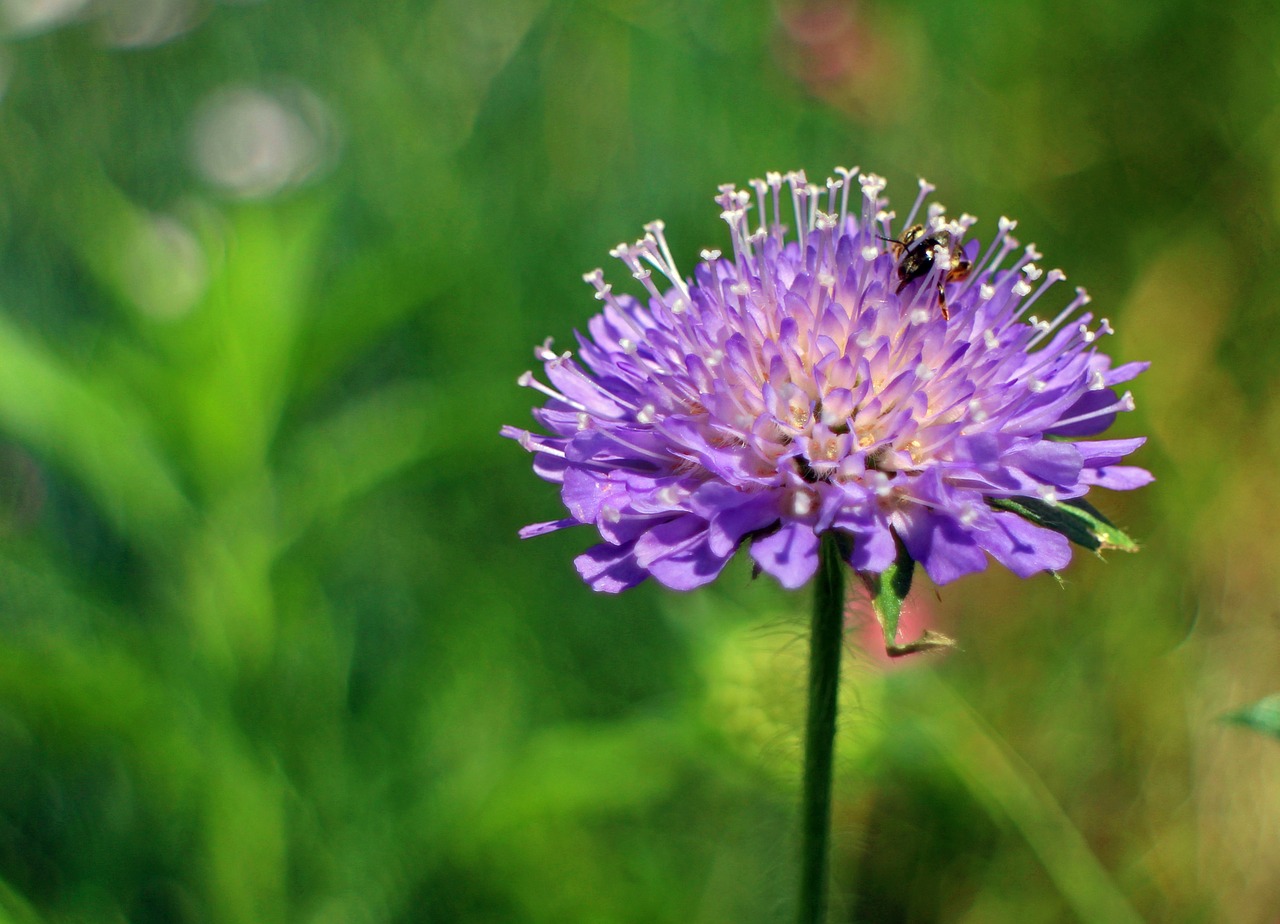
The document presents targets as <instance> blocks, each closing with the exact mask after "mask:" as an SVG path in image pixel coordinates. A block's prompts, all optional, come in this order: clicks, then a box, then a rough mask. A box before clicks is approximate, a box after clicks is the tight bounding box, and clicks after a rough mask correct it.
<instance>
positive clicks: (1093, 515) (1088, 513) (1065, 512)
mask: <svg viewBox="0 0 1280 924" xmlns="http://www.w3.org/2000/svg"><path fill="white" fill-rule="evenodd" d="M987 502H988V503H989V504H990V505H991V506H992V507H994V508H995V509H996V510H1007V511H1009V512H1010V513H1016V514H1017V515H1018V516H1020V517H1022V518H1023V519H1025V520H1029V521H1031V522H1032V523H1034V524H1036V525H1037V526H1043V527H1044V528H1045V529H1051V530H1053V531H1054V532H1056V533H1062V535H1064V536H1066V537H1067V538H1068V539H1070V540H1071V541H1072V542H1074V543H1075V544H1076V545H1082V546H1084V547H1085V548H1086V549H1090V550H1091V551H1094V552H1101V551H1103V550H1104V549H1119V550H1120V551H1121V552H1136V551H1138V543H1136V542H1134V541H1133V539H1131V538H1130V537H1129V536H1128V535H1126V534H1125V532H1124V531H1123V530H1122V529H1120V528H1119V527H1118V526H1116V525H1115V524H1114V523H1112V522H1111V521H1110V520H1108V519H1107V518H1106V517H1104V516H1103V515H1102V514H1101V513H1099V512H1098V510H1097V508H1096V507H1094V506H1093V505H1092V504H1090V503H1089V502H1088V501H1086V500H1084V499H1082V498H1072V499H1071V500H1062V501H1058V502H1057V503H1053V504H1051V503H1048V502H1047V501H1042V500H1040V499H1039V498H1035V497H990V498H987Z"/></svg>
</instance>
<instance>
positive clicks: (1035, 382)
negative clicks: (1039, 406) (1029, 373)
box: [1027, 379, 1048, 395]
mask: <svg viewBox="0 0 1280 924" xmlns="http://www.w3.org/2000/svg"><path fill="white" fill-rule="evenodd" d="M1027 387H1028V388H1030V389H1031V393H1032V394H1033V395H1038V394H1040V393H1041V392H1042V391H1044V390H1045V388H1047V387H1048V386H1047V385H1046V384H1045V382H1044V380H1043V379H1032V380H1031V381H1030V382H1029V383H1028V384H1027Z"/></svg>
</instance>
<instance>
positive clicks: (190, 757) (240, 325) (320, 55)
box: [0, 0, 1280, 924]
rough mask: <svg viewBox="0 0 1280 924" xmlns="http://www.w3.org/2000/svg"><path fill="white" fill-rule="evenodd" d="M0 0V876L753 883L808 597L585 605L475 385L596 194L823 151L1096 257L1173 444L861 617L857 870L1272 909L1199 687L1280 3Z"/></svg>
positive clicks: (1267, 568)
mask: <svg viewBox="0 0 1280 924" xmlns="http://www.w3.org/2000/svg"><path fill="white" fill-rule="evenodd" d="M0 19H3V21H4V22H6V23H7V24H8V33H7V36H8V37H7V38H6V39H5V40H4V41H3V43H2V44H0V74H3V78H4V92H3V97H2V98H0V137H2V138H3V144H0V437H2V442H0V921H12V922H15V924H34V922H50V924H53V922H99V921H102V922H107V921H113V922H114V921H130V922H137V924H150V922H202V924H241V922H257V921H300V922H313V924H331V922H332V924H336V922H344V924H345V922H353V924H360V922H383V921H386V922H411V921H412V922H417V921H431V922H450V921H459V922H463V921H465V922H507V921H522V922H523V921H528V922H563V921H592V922H646V924H648V922H664V921H669V922H681V924H686V922H691V921H700V922H721V921H724V922H730V921H731V922H743V924H749V922H753V921H775V920H780V919H785V918H786V917H787V916H788V908H789V903H790V900H791V899H790V896H791V892H792V885H793V879H794V868H793V860H792V855H793V853H794V833H795V832H794V830H793V818H794V811H795V801H796V794H795V769H794V768H795V764H796V761H797V760H798V748H799V744H798V738H797V734H798V732H797V729H798V725H799V713H800V707H799V697H800V695H801V693H800V691H801V690H802V689H803V682H804V678H803V656H802V654H801V652H802V651H803V646H802V645H799V644H797V642H798V640H800V639H801V638H802V635H803V623H802V619H801V614H803V612H804V611H805V609H806V606H805V605H804V603H803V601H802V600H800V599H798V598H795V597H788V596H787V595H785V594H783V593H782V592H780V591H779V590H778V589H777V588H776V587H774V586H772V585H771V584H770V583H769V582H768V581H757V582H752V581H750V580H749V574H748V568H747V567H745V566H741V563H739V565H740V566H735V567H734V568H733V569H731V571H730V572H728V573H727V574H726V575H725V576H724V577H723V578H722V579H721V580H720V581H719V582H718V583H717V584H716V585H715V586H713V587H711V588H708V589H706V590H703V591H700V592H699V593H697V594H693V595H688V596H684V597H680V596H675V595H671V594H667V593H664V592H662V591H660V590H658V589H655V588H650V587H646V588H643V589H640V590H637V591H635V592H632V593H630V594H627V595H625V596H623V597H620V598H604V597H597V596H593V595H592V594H591V593H590V592H589V591H587V590H586V589H585V588H584V587H583V586H582V585H581V583H580V582H579V581H578V580H577V578H576V576H575V575H574V573H573V570H572V566H571V564H570V559H571V557H572V555H573V554H574V553H575V551H576V550H579V549H581V548H582V547H583V546H584V545H585V544H586V543H587V542H588V541H590V540H589V538H588V537H586V536H584V535H572V534H571V535H563V534H557V535H554V536H548V537H544V538H541V539H538V540H536V541H530V542H528V543H523V544H522V543H519V542H518V541H517V540H516V539H515V531H516V529H517V528H518V527H519V526H521V525H523V524H525V523H527V522H532V521H537V520H542V519H548V518H551V517H554V516H556V510H557V506H558V501H557V499H556V497H555V492H554V490H553V489H552V488H551V487H549V486H547V485H545V484H542V483H541V482H539V481H537V479H535V478H534V477H533V476H532V475H531V474H530V473H529V471H528V458H527V457H526V456H525V455H524V454H523V453H521V452H520V450H519V448H518V447H517V446H515V445H514V444H512V443H506V442H503V441H500V440H499V439H498V438H497V431H498V428H499V426H500V425H501V424H502V423H504V422H516V423H520V424H522V425H523V424H524V422H525V421H527V420H528V416H527V415H528V407H529V406H530V404H532V403H534V402H533V400H532V399H533V396H532V395H531V394H530V393H528V392H521V391H520V390H519V389H517V388H516V387H515V385H514V380H515V377H516V376H517V374H518V373H519V372H520V371H521V370H523V369H524V368H526V367H528V366H529V365H530V363H531V356H530V353H529V349H530V346H531V345H532V344H534V343H537V342H541V340H542V339H543V338H544V337H545V336H546V335H547V334H554V335H555V336H556V337H558V338H559V339H560V340H561V341H562V342H567V341H569V339H570V334H571V331H572V330H573V329H574V328H580V327H582V326H583V325H584V323H585V320H586V318H587V317H588V316H589V314H590V313H591V312H592V311H593V310H594V309H593V305H594V304H595V303H594V302H593V301H592V299H591V298H590V297H589V295H588V294H587V293H588V290H587V289H586V288H585V287H584V286H582V285H581V283H580V282H579V278H580V275H581V273H582V272H584V271H585V270H588V269H590V268H591V267H593V266H596V265H599V264H600V263H601V262H602V261H603V258H604V255H605V253H606V251H607V250H608V248H609V247H610V246H612V245H613V244H614V243H615V242H617V241H619V240H623V239H628V240H629V239H632V238H634V237H635V236H636V235H637V234H638V233H639V229H640V226H641V225H642V224H643V223H644V222H645V221H648V220H650V219H652V218H654V217H658V216H661V217H663V218H664V219H665V220H666V221H667V227H668V234H669V236H670V238H671V239H672V241H673V246H674V247H675V248H676V254H677V257H678V258H682V259H683V262H684V263H685V264H686V265H688V264H689V263H691V261H692V260H693V259H694V255H696V253H697V251H698V250H699V249H700V248H702V247H707V246H721V244H722V242H723V240H724V235H723V232H722V229H721V228H720V227H718V221H717V210H716V209H715V207H714V206H713V205H712V204H711V195H712V193H713V192H714V189H715V186H716V185H717V184H718V183H721V182H726V181H736V182H742V181H743V180H745V179H747V178H748V177H751V176H755V175H759V174H760V173H762V172H763V171H765V170H768V169H782V170H786V169H791V168H800V167H803V168H805V169H807V170H809V171H810V175H813V176H822V175H825V173H826V172H827V171H828V170H829V169H830V168H831V167H832V166H833V165H835V164H838V163H849V162H850V161H853V162H856V163H860V164H861V165H863V166H864V167H866V168H868V169H873V170H876V171H878V172H881V173H884V174H886V175H887V176H888V177H889V178H890V181H891V186H890V194H893V192H894V190H895V189H896V190H898V192H899V195H901V194H902V191H903V190H911V189H913V186H914V178H915V176H916V175H917V174H924V175H927V176H928V177H929V178H930V179H931V180H933V181H934V182H936V183H938V185H939V187H940V190H941V194H942V195H943V200H944V201H946V202H948V203H949V204H951V205H952V206H953V211H957V212H958V211H969V212H972V213H974V214H977V215H979V216H981V217H982V223H981V224H979V226H978V231H979V232H981V231H982V229H983V228H988V229H990V228H992V227H994V224H995V219H996V217H997V216H999V215H1000V214H1002V213H1003V214H1009V215H1012V216H1016V217H1018V218H1019V219H1020V221H1021V226H1020V227H1021V231H1020V234H1022V235H1023V236H1024V239H1031V237H1032V236H1034V238H1035V240H1036V241H1037V243H1038V244H1039V246H1040V248H1041V249H1042V250H1043V251H1044V252H1045V253H1046V254H1047V255H1048V260H1050V261H1052V262H1051V264H1050V265H1061V266H1063V267H1064V268H1066V269H1067V270H1068V272H1069V273H1070V275H1071V278H1072V281H1073V282H1075V283H1078V284H1084V285H1087V286H1088V287H1089V289H1090V291H1091V292H1092V293H1093V295H1094V298H1095V307H1096V308H1098V309H1099V313H1100V314H1103V315H1108V316H1110V317H1111V318H1112V319H1113V321H1114V322H1115V326H1116V327H1117V329H1118V330H1119V331H1120V333H1119V335H1118V336H1117V337H1116V338H1115V340H1114V341H1113V342H1112V345H1111V346H1112V350H1113V352H1114V353H1115V354H1117V355H1118V357H1119V358H1120V359H1121V360H1133V359H1142V358H1150V359H1152V360H1153V361H1154V366H1153V368H1152V370H1151V372H1150V373H1149V374H1147V375H1146V376H1144V377H1143V378H1142V379H1140V380H1139V381H1138V382H1137V383H1136V387H1135V391H1136V393H1137V396H1138V401H1139V412H1138V414H1136V415H1130V416H1131V417H1132V418H1134V419H1131V420H1128V421H1126V422H1125V423H1124V424H1123V432H1122V433H1120V434H1119V435H1136V434H1140V433H1149V434H1151V435H1152V440H1151V442H1150V444H1149V445H1148V447H1147V448H1146V449H1144V450H1143V455H1142V456H1141V460H1142V461H1143V462H1144V463H1145V464H1146V465H1147V466H1148V467H1150V468H1151V469H1153V470H1154V471H1155V472H1156V473H1157V474H1158V476H1159V477H1160V479H1161V480H1160V482H1159V483H1158V484H1156V485H1155V486H1153V487H1151V488H1149V489H1147V490H1144V491H1142V492H1139V493H1137V494H1136V495H1134V496H1127V495H1126V496H1116V497H1108V498H1105V501H1103V502H1100V505H1101V506H1103V508H1104V509H1105V510H1106V511H1107V512H1108V515H1109V516H1111V517H1112V518H1113V519H1114V520H1115V521H1116V522H1117V523H1118V524H1120V525H1121V526H1123V527H1126V528H1128V529H1130V530H1131V531H1132V533H1133V534H1135V535H1137V536H1138V537H1140V538H1142V539H1143V540H1145V541H1144V546H1145V548H1144V551H1143V552H1142V553H1141V554H1140V555H1138V556H1136V557H1128V556H1124V557H1120V556H1112V557H1113V558H1115V559H1117V560H1114V561H1111V562H1109V563H1108V564H1106V565H1104V564H1103V563H1102V562H1100V561H1098V560H1097V559H1096V558H1093V557H1091V556H1088V555H1085V554H1080V555H1079V556H1078V558H1077V561H1076V563H1075V564H1074V565H1073V566H1072V568H1071V569H1070V570H1069V571H1068V572H1067V575H1066V576H1067V584H1066V586H1065V588H1060V587H1058V586H1057V585H1056V584H1055V583H1054V582H1053V581H1052V580H1050V579H1047V578H1045V579H1040V580H1033V581H1028V582H1020V581H1017V580H1016V579H1014V578H1012V577H1011V576H1009V575H1007V574H1002V573H997V572H996V571H995V570H994V569H993V571H992V573H990V574H987V575H983V576H981V577H976V578H972V579H970V580H968V581H965V582H961V583H960V584H959V585H956V586H954V587H948V588H946V589H945V591H944V592H942V593H936V592H935V591H934V590H933V589H932V588H930V587H928V586H927V582H926V581H924V580H923V579H921V580H919V581H918V586H917V588H916V590H915V603H914V604H913V605H914V606H917V607H919V609H920V613H921V615H920V616H919V618H921V619H924V620H925V621H926V622H927V623H928V624H931V625H935V626H939V627H941V628H943V629H945V631H947V633H948V634H949V635H953V636H955V637H957V638H959V639H960V641H961V648H960V650H959V651H956V652H953V653H951V654H948V655H946V656H944V657H940V658H935V659H934V660H928V659H925V660H918V661H916V662H914V663H909V664H907V665H905V666H902V667H901V668H900V669H898V670H894V671H889V670H888V668H886V667H885V666H884V665H883V664H882V663H881V662H879V661H878V660H876V659H875V658H873V657H872V656H871V655H870V654H867V655H859V656H858V657H856V658H855V657H854V656H853V655H852V654H851V655H850V663H849V665H848V668H847V670H846V688H845V690H844V699H843V702H844V712H843V722H844V725H845V728H844V731H843V732H842V737H841V741H840V760H841V769H840V773H839V780H838V788H837V809H836V812H837V816H836V839H837V849H838V855H837V868H836V872H835V875H836V877H837V893H838V894H837V904H838V907H837V909H836V917H837V918H838V919H839V920H847V921H889V922H899V921H900V922H931V921H947V922H998V921H1010V922H1014V921H1016V922H1056V921H1070V920H1082V921H1137V920H1153V921H1215V920H1223V921H1263V920H1273V919H1274V916H1275V911H1276V909H1277V908H1278V907H1280V873H1277V872H1276V871H1277V870H1280V837H1277V836H1276V831H1277V826H1278V825H1280V787H1277V785H1276V782H1275V781H1276V773H1277V769H1278V768H1280V750H1278V749H1277V747H1276V742H1275V741H1274V740H1271V739H1270V738H1268V737H1266V736H1263V735H1254V734H1250V733H1248V731H1246V730H1243V729H1240V728H1235V727H1232V726H1230V725H1228V724H1226V723H1222V722H1218V721H1216V719H1217V718H1218V717H1219V716H1221V715H1222V714H1223V713H1224V712H1226V711H1227V710H1230V709H1237V708H1240V707H1241V706H1242V705H1243V704H1246V703H1250V702H1254V701H1256V700H1259V699H1260V698H1261V697H1263V696H1265V695H1267V694H1270V693H1274V692H1275V691H1276V689H1277V688H1278V687H1280V676H1278V674H1280V672H1278V671H1277V664H1278V663H1280V661H1278V657H1280V631H1278V630H1280V625H1278V620H1277V606H1276V602H1275V601H1276V600H1277V599H1280V594H1278V591H1280V586H1278V585H1277V575H1280V542H1277V541H1276V540H1275V539H1273V538H1272V534H1273V532H1274V525H1273V522H1272V520H1273V519H1274V517H1273V511H1274V510H1276V509H1277V508H1280V497H1277V494H1280V486H1277V483H1276V480H1275V478H1274V470H1275V464H1274V463H1275V459H1276V458H1277V457H1278V455H1280V398H1277V396H1278V395H1280V389H1277V388H1276V369H1277V363H1276V361H1275V360H1276V357H1277V355H1280V354H1278V348H1280V329H1278V328H1277V324H1276V321H1275V318H1276V317H1277V312H1276V308H1277V306H1276V295H1275V293H1276V292H1277V291H1278V288H1280V260H1277V258H1276V254H1277V252H1278V251H1280V226H1278V223H1280V153H1277V152H1280V95H1278V94H1277V92H1276V91H1277V79H1278V75H1277V67H1276V61H1277V60H1280V10H1278V9H1277V8H1275V7H1273V6H1271V5H1267V4H1262V3H1258V2H1250V0H1227V2H1223V3H1216V4H1207V3H1192V2H1190V0H1173V2H1168V3H1162V4H1129V3H1119V2H1114V0H1112V2H1106V0H1089V2H1084V3H1079V4H1060V3H1053V2H1051V0H1029V2H1024V0H1017V2H1015V0H997V2H994V3H989V4H980V5H974V4H960V5H949V4H931V5H919V4H916V5H907V4H890V3H885V2H871V0H865V2H860V3H853V2H836V0H831V2H826V3H822V4H804V3H800V2H795V0H787V2H783V0H778V2H777V3H775V4H772V5H771V4H770V3H767V2H764V0H748V2H745V3H729V2H727V0H699V2H693V3H675V2H672V0H581V2H569V0H484V2H472V0H465V2H464V0H435V2H430V0H428V2H410V0H386V2H382V3H377V4H366V5H358V4H355V3H351V2H341V0H311V2H303V0H263V2H259V3H253V2H243V0H241V2H236V3H232V2H230V0H227V2H224V3H221V4H215V3H212V2H209V0H0ZM988 233H989V232H988ZM1211 475H1212V476H1213V477H1210V476H1211ZM793 614H794V615H793ZM910 618H914V617H911V615H910V614H906V615H904V622H909V621H910ZM851 638H854V636H851ZM856 638H859V639H863V640H864V641H865V642H866V651H867V652H872V651H874V648H875V634H874V632H871V633H869V634H868V633H862V634H860V635H858V636H856Z"/></svg>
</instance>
